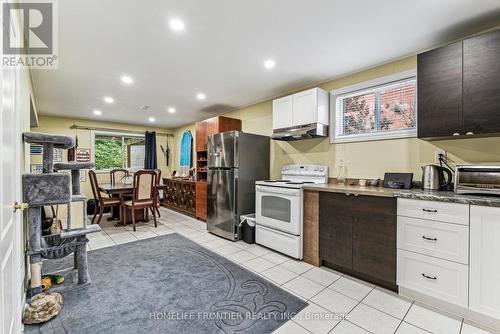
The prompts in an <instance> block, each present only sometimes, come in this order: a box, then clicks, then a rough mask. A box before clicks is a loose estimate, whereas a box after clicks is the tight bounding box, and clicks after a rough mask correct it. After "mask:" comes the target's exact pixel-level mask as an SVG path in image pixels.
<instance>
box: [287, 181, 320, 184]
mask: <svg viewBox="0 0 500 334" xmlns="http://www.w3.org/2000/svg"><path fill="white" fill-rule="evenodd" d="M309 183H314V182H311V181H304V182H287V183H286V184H309Z"/></svg>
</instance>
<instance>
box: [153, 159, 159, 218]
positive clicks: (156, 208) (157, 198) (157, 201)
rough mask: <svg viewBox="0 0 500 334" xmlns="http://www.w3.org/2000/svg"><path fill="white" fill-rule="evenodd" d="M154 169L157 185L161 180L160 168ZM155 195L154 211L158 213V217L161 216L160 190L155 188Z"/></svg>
mask: <svg viewBox="0 0 500 334" xmlns="http://www.w3.org/2000/svg"><path fill="white" fill-rule="evenodd" d="M154 171H155V173H156V185H157V186H159V185H160V182H161V170H160V169H158V168H157V169H155V170H154ZM155 196H156V205H155V210H156V213H157V214H158V217H161V215H160V191H159V190H158V189H156V191H155Z"/></svg>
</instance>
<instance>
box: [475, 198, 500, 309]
mask: <svg viewBox="0 0 500 334" xmlns="http://www.w3.org/2000/svg"><path fill="white" fill-rule="evenodd" d="M499 241H500V208H494V207H484V206H474V205H471V207H470V288H469V308H470V309H471V310H474V311H477V312H481V313H484V314H487V315H489V316H492V317H495V318H497V319H500V284H499V282H500V266H499V263H500V262H499V259H500V242H499Z"/></svg>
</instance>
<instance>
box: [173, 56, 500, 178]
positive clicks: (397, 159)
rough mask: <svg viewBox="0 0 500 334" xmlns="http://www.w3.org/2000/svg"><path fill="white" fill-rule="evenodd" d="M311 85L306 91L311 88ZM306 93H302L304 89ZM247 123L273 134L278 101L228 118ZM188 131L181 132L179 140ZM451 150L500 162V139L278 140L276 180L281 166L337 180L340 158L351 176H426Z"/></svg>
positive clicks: (409, 64) (384, 68)
mask: <svg viewBox="0 0 500 334" xmlns="http://www.w3.org/2000/svg"><path fill="white" fill-rule="evenodd" d="M415 68H416V57H415V56H412V57H407V58H404V59H401V60H398V61H394V62H392V63H388V64H385V65H381V66H377V67H375V68H372V69H369V70H366V71H362V72H359V73H355V74H351V75H347V76H344V77H342V78H338V79H335V80H331V81H328V82H326V83H323V84H320V85H319V87H321V88H323V89H325V90H327V91H330V90H332V89H335V88H340V87H345V86H349V85H353V84H356V83H360V82H363V81H367V80H371V79H375V78H379V77H382V76H386V75H389V74H393V73H397V72H401V71H405V70H409V69H415ZM306 88H309V87H304V88H303V89H306ZM303 89H300V90H303ZM224 116H228V117H234V118H239V119H241V120H242V127H243V131H245V132H250V133H258V134H263V135H270V134H271V133H272V100H268V101H265V102H261V103H257V104H255V105H252V106H249V107H246V108H242V109H240V110H237V111H233V112H230V113H227V114H225V115H224ZM185 128H193V125H189V126H185V127H182V128H179V129H176V130H175V133H176V137H175V141H176V142H178V141H179V140H180V137H178V136H177V134H178V133H181V134H182V130H183V129H185ZM437 149H445V150H446V151H447V152H448V154H449V158H451V159H452V160H453V161H455V162H471V163H476V162H500V138H478V139H458V140H445V141H432V142H427V141H423V140H419V139H416V138H406V139H392V140H377V141H366V142H356V143H342V144H330V143H329V139H328V138H325V139H310V140H300V141H292V142H281V141H272V143H271V177H272V178H277V177H279V176H280V169H281V166H283V165H284V164H289V163H313V164H324V165H328V166H329V168H330V177H335V176H336V174H337V167H338V163H339V160H340V159H343V160H344V162H345V164H346V166H347V176H349V177H360V178H361V177H362V178H378V177H380V178H382V177H383V176H384V172H389V171H393V172H413V173H414V174H415V178H416V179H418V178H420V177H421V169H420V166H422V165H425V164H429V163H434V152H435V150H437Z"/></svg>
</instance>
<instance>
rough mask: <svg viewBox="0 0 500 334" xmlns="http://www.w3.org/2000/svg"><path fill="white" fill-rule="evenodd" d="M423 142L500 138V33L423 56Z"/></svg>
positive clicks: (419, 68)
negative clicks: (484, 137) (474, 136)
mask: <svg viewBox="0 0 500 334" xmlns="http://www.w3.org/2000/svg"><path fill="white" fill-rule="evenodd" d="M417 72H418V83H417V87H418V88H417V89H418V138H424V139H438V138H451V137H462V136H472V135H480V136H488V135H495V134H499V133H500V30H497V31H493V32H490V33H486V34H483V35H479V36H475V37H471V38H468V39H465V40H463V41H459V42H455V43H453V44H449V45H446V46H443V47H440V48H438V49H434V50H431V51H428V52H425V53H421V54H419V55H418V56H417Z"/></svg>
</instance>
